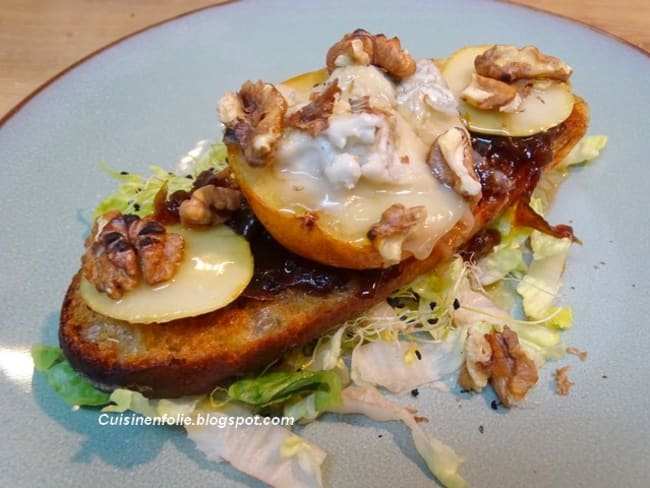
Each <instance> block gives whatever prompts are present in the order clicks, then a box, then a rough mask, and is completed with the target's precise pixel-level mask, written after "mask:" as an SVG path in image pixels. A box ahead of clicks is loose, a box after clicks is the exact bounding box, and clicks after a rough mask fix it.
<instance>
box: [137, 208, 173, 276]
mask: <svg viewBox="0 0 650 488" xmlns="http://www.w3.org/2000/svg"><path fill="white" fill-rule="evenodd" d="M129 239H130V241H131V242H132V243H133V246H134V248H135V250H136V253H137V255H138V258H139V261H140V270H141V271H142V277H143V278H144V280H145V281H146V282H147V284H149V285H155V284H157V283H162V282H163V281H167V280H169V279H170V278H171V277H172V276H174V272H175V271H176V266H177V265H178V263H180V261H181V259H182V258H183V248H184V246H185V243H184V240H183V237H182V236H181V235H180V234H175V233H173V232H167V230H166V229H165V227H164V226H163V225H162V224H160V223H158V222H157V221H155V220H154V219H153V218H152V217H145V218H143V219H141V220H136V221H135V222H133V224H132V225H131V226H130V227H129Z"/></svg>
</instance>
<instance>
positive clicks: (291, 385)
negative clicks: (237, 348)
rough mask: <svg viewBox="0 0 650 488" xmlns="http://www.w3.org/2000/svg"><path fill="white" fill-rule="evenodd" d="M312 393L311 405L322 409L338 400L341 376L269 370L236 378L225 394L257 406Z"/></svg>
mask: <svg viewBox="0 0 650 488" xmlns="http://www.w3.org/2000/svg"><path fill="white" fill-rule="evenodd" d="M308 394H313V395H314V408H315V409H316V411H318V412H324V411H325V410H328V409H329V408H331V407H333V406H335V405H338V404H339V403H341V378H340V377H339V375H338V374H337V373H336V372H334V371H317V372H315V371H298V372H283V371H278V372H272V373H266V374H263V375H261V376H258V377H254V378H244V379H241V380H239V381H236V382H235V383H233V384H232V385H230V387H229V388H228V396H229V397H230V398H231V399H233V400H237V401H240V402H243V403H246V404H248V405H252V406H254V407H257V408H260V409H261V408H264V407H268V406H269V405H273V404H277V403H283V402H286V401H288V400H294V401H295V400H296V399H297V398H302V397H304V396H305V395H308Z"/></svg>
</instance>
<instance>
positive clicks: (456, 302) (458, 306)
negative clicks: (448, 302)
mask: <svg viewBox="0 0 650 488" xmlns="http://www.w3.org/2000/svg"><path fill="white" fill-rule="evenodd" d="M459 308H460V301H458V298H454V310H458V309H459Z"/></svg>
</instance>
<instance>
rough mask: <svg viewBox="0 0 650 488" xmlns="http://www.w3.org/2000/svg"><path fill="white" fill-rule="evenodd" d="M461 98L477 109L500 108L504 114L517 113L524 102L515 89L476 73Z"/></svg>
mask: <svg viewBox="0 0 650 488" xmlns="http://www.w3.org/2000/svg"><path fill="white" fill-rule="evenodd" d="M460 96H461V98H462V99H463V100H465V101H466V102H467V103H469V104H470V105H473V106H474V107H476V108H481V109H485V110H491V109H495V108H499V109H501V111H502V112H514V111H516V110H517V109H518V108H519V106H520V105H521V101H522V98H521V97H520V96H519V94H518V93H517V89H516V88H515V87H513V86H511V85H508V84H507V83H504V82H502V81H498V80H494V79H492V78H487V77H485V76H481V75H477V74H476V73H472V81H471V82H470V84H469V85H468V86H467V88H465V89H464V90H463V91H462V92H461V94H460Z"/></svg>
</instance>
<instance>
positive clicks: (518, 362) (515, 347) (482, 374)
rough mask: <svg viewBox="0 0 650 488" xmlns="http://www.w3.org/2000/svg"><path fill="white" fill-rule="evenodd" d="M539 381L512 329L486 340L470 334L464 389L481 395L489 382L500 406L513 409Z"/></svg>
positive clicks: (464, 366)
mask: <svg viewBox="0 0 650 488" xmlns="http://www.w3.org/2000/svg"><path fill="white" fill-rule="evenodd" d="M537 380H538V375H537V366H536V365H535V363H534V362H533V360H532V359H531V358H530V357H528V355H527V354H526V351H525V350H524V349H523V347H521V345H520V344H519V338H518V337H517V334H516V333H515V332H514V331H512V330H511V329H510V328H509V327H507V326H506V327H504V328H503V331H502V332H498V331H496V330H493V331H492V332H491V333H489V334H485V335H483V336H480V334H477V333H475V332H470V334H469V335H468V338H467V341H466V342H465V364H463V367H462V369H461V373H460V378H459V380H458V381H459V383H460V385H461V386H462V387H463V388H465V389H467V390H474V391H481V390H482V389H483V387H484V386H485V385H486V384H487V382H488V381H489V382H490V383H491V384H492V387H493V388H494V390H495V391H496V393H497V395H498V396H499V400H500V401H501V403H502V404H503V405H505V406H506V407H508V408H510V407H513V406H516V405H518V404H519V403H521V401H522V400H523V399H524V397H525V396H526V394H527V393H528V390H530V389H531V388H532V387H533V386H534V385H535V384H536V383H537Z"/></svg>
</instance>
